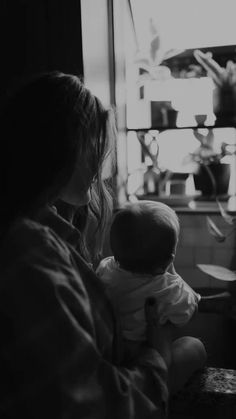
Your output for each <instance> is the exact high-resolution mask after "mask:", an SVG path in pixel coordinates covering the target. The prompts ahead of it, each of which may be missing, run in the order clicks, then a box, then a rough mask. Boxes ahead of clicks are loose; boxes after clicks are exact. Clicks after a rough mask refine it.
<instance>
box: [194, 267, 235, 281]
mask: <svg viewBox="0 0 236 419" xmlns="http://www.w3.org/2000/svg"><path fill="white" fill-rule="evenodd" d="M197 267H198V268H199V269H200V270H201V271H202V272H204V273H205V274H207V275H210V276H212V277H213V278H216V279H220V280H221V281H236V272H234V271H231V270H230V269H227V268H224V267H223V266H218V265H203V264H197Z"/></svg>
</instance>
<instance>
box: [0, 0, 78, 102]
mask: <svg viewBox="0 0 236 419" xmlns="http://www.w3.org/2000/svg"><path fill="white" fill-rule="evenodd" d="M0 57H1V65H0V76H1V77H0V95H1V94H2V93H4V92H5V91H6V89H8V87H10V86H11V85H14V84H16V83H17V81H18V78H22V77H27V76H29V75H32V74H35V73H37V72H41V71H48V70H60V71H63V72H68V73H73V74H77V75H82V74H83V60H82V42H81V10H80V0H1V1H0Z"/></svg>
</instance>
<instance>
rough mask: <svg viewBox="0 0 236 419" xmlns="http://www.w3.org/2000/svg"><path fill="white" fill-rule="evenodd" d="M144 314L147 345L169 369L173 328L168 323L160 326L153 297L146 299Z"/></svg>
mask: <svg viewBox="0 0 236 419" xmlns="http://www.w3.org/2000/svg"><path fill="white" fill-rule="evenodd" d="M145 314H146V320H147V343H148V345H149V346H150V347H151V348H154V349H156V350H157V351H158V352H159V354H160V355H161V356H162V357H163V359H164V360H165V362H166V365H167V367H169V366H170V363H171V346H172V341H173V332H174V326H173V325H172V324H171V323H170V322H168V323H166V324H164V325H160V323H159V320H158V310H157V302H156V299H155V298H154V297H149V298H147V300H146V302H145Z"/></svg>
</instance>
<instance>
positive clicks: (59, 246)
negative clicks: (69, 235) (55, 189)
mask: <svg viewBox="0 0 236 419" xmlns="http://www.w3.org/2000/svg"><path fill="white" fill-rule="evenodd" d="M53 253H54V254H57V255H60V257H62V256H63V258H66V259H68V257H69V253H70V252H69V249H68V247H67V245H66V243H65V242H64V241H63V240H62V239H60V237H59V236H58V235H57V234H56V233H55V232H54V231H53V230H52V229H50V228H49V227H48V226H44V225H43V224H41V223H39V222H38V221H35V220H32V219H29V218H21V219H18V220H17V221H16V222H15V223H14V224H13V225H12V226H11V228H10V230H9V231H8V234H7V236H6V237H5V239H4V241H3V242H2V245H1V253H0V259H3V257H4V259H5V260H6V259H7V260H9V259H12V260H15V261H16V260H18V259H19V258H22V259H24V260H27V259H32V258H33V259H35V258H36V257H37V256H38V255H41V256H48V257H50V255H51V256H52V254H53Z"/></svg>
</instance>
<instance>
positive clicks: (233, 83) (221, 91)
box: [194, 50, 236, 125]
mask: <svg viewBox="0 0 236 419" xmlns="http://www.w3.org/2000/svg"><path fill="white" fill-rule="evenodd" d="M194 56H195V58H196V60H197V61H198V63H199V64H201V65H202V67H203V68H204V69H205V70H206V71H207V74H208V75H209V76H210V77H211V78H212V80H213V82H214V85H215V89H214V90H213V107H214V113H215V116H216V124H217V125H227V124H229V125H232V124H233V125H235V123H236V63H234V62H233V61H231V60H229V61H228V62H227V64H226V67H225V68H223V67H221V66H220V65H219V64H218V63H217V62H216V61H215V60H214V59H213V58H212V54H211V53H209V52H208V53H203V52H202V51H199V50H196V51H194Z"/></svg>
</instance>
